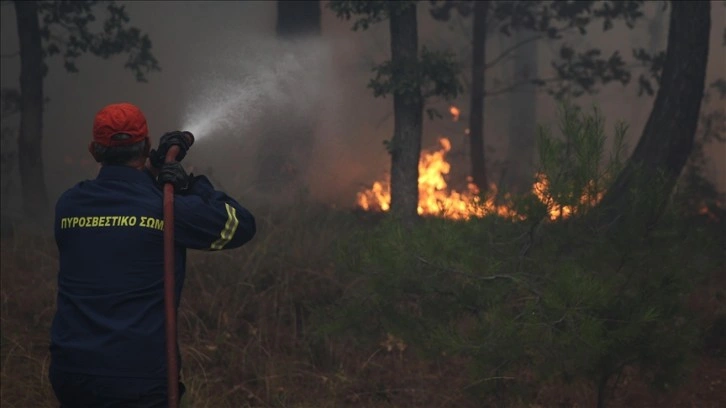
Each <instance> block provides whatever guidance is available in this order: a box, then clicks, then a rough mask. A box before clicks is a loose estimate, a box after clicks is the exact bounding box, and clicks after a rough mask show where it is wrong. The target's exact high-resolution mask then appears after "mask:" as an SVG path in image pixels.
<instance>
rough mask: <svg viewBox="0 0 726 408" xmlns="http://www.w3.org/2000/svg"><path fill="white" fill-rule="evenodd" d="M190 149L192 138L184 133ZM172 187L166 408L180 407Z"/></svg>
mask: <svg viewBox="0 0 726 408" xmlns="http://www.w3.org/2000/svg"><path fill="white" fill-rule="evenodd" d="M184 136H186V137H187V139H188V140H187V141H188V142H189V146H191V145H192V144H193V143H194V135H192V134H191V133H190V132H184ZM178 154H179V146H176V145H174V146H171V147H169V150H168V151H167V152H166V157H165V158H164V163H173V162H175V161H176V158H177V155H178ZM174 255H175V251H174V185H173V184H172V183H171V182H167V183H165V184H164V309H165V314H166V363H167V387H168V388H167V392H168V400H169V408H178V407H179V364H178V360H177V329H176V296H175V286H176V280H175V276H174Z"/></svg>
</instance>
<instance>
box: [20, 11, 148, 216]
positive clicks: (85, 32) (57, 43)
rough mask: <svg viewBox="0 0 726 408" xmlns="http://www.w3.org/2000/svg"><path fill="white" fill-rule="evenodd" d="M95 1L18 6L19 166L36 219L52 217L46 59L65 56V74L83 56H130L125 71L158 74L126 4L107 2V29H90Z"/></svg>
mask: <svg viewBox="0 0 726 408" xmlns="http://www.w3.org/2000/svg"><path fill="white" fill-rule="evenodd" d="M97 3H98V1H84V2H55V1H20V0H18V1H15V2H14V5H15V14H16V21H17V28H18V39H19V43H20V68H21V74H20V112H21V116H20V132H19V135H18V163H19V167H20V179H21V192H22V198H23V210H24V212H25V213H26V214H27V215H32V216H33V217H34V218H36V219H37V218H43V217H45V216H47V215H48V213H49V211H48V204H49V203H48V192H47V189H46V185H45V176H44V167H43V154H42V140H43V105H44V102H45V101H44V97H43V79H44V77H45V74H46V72H47V66H46V63H45V61H46V58H48V57H51V56H53V55H57V54H62V57H63V59H64V66H65V68H66V70H67V71H68V72H77V71H78V69H77V68H76V65H75V60H76V58H78V57H80V56H81V55H83V54H92V55H95V56H97V57H100V58H103V59H108V58H109V57H111V56H114V55H118V54H127V55H128V60H127V61H126V64H125V67H126V68H128V69H130V70H131V71H132V72H133V73H134V74H135V76H136V79H137V80H138V81H142V82H143V81H146V77H145V74H146V73H148V72H150V71H154V70H159V66H158V64H157V61H156V59H155V58H154V56H153V55H152V54H151V41H150V40H149V38H148V36H146V35H142V34H141V32H140V31H139V29H137V28H134V27H129V26H128V21H129V17H128V15H127V14H126V11H125V9H124V6H123V5H118V4H116V3H115V2H113V1H111V2H107V3H108V5H107V7H106V10H107V12H108V16H107V18H106V20H105V21H104V24H103V28H102V29H101V30H100V31H97V32H96V31H92V30H91V29H90V27H89V24H90V23H92V22H94V21H95V20H96V14H97V13H96V9H95V6H96V4H97Z"/></svg>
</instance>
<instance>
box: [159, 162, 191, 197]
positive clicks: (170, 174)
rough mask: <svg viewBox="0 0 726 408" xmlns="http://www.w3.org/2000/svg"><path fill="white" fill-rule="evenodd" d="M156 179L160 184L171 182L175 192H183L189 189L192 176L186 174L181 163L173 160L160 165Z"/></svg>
mask: <svg viewBox="0 0 726 408" xmlns="http://www.w3.org/2000/svg"><path fill="white" fill-rule="evenodd" d="M157 180H158V181H159V184H161V185H162V186H163V185H165V184H166V183H171V184H172V185H173V186H174V191H175V192H177V193H184V192H186V191H187V190H189V187H190V184H191V181H192V177H191V176H190V175H188V174H187V172H186V171H185V170H184V167H182V165H181V163H179V162H173V163H165V164H164V165H162V167H161V170H160V171H159V177H158V178H157Z"/></svg>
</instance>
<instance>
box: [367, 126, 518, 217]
mask: <svg viewBox="0 0 726 408" xmlns="http://www.w3.org/2000/svg"><path fill="white" fill-rule="evenodd" d="M450 150H451V141H449V139H447V138H440V139H439V149H437V150H434V151H424V152H423V153H422V154H421V159H420V160H419V164H418V173H419V176H418V191H419V202H418V213H419V214H420V215H430V216H440V217H445V218H450V219H454V220H466V219H469V218H471V217H483V216H485V215H488V214H497V215H499V216H501V217H505V218H513V217H519V216H518V214H517V213H516V212H515V211H514V210H512V209H511V205H507V204H505V203H504V204H498V203H496V200H495V199H496V196H497V194H496V186H495V185H493V184H492V185H491V186H490V192H491V194H489V195H488V197H486V198H482V197H481V196H480V195H479V189H478V188H477V187H476V185H475V184H474V183H473V182H471V180H469V182H468V185H467V189H466V191H462V192H458V191H455V190H451V189H450V188H449V187H448V184H447V182H446V179H445V176H446V175H448V174H449V171H450V170H451V164H449V162H447V161H446V153H448V152H449V151H450ZM357 203H358V206H359V207H360V208H362V209H363V210H366V211H388V210H389V208H390V203H391V190H390V183H389V181H388V180H385V181H376V182H375V183H373V186H372V187H371V188H370V189H366V190H363V191H361V192H359V193H358V196H357Z"/></svg>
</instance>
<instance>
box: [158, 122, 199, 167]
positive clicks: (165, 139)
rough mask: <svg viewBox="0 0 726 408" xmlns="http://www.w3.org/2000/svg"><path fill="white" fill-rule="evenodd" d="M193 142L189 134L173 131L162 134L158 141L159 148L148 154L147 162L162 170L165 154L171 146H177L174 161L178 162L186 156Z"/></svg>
mask: <svg viewBox="0 0 726 408" xmlns="http://www.w3.org/2000/svg"><path fill="white" fill-rule="evenodd" d="M193 141H194V139H193V136H191V133H189V132H182V131H179V130H175V131H173V132H167V133H164V135H163V136H162V137H161V139H160V140H159V148H158V149H156V150H152V151H151V152H150V153H149V162H150V163H151V165H152V166H154V167H156V168H157V169H160V168H162V166H163V165H164V160H165V159H166V153H167V152H168V151H169V148H171V147H172V146H179V154H177V155H176V161H178V162H180V161H182V159H184V157H185V156H186V155H187V151H188V150H189V147H191V145H192V143H193Z"/></svg>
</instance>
